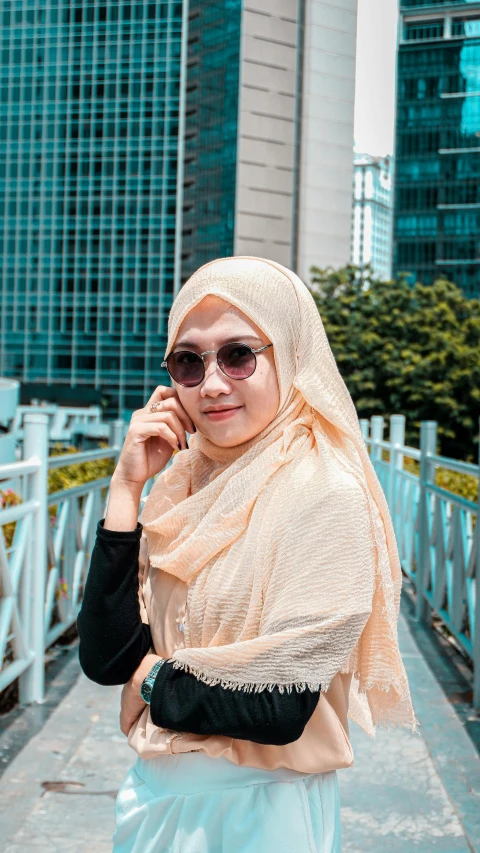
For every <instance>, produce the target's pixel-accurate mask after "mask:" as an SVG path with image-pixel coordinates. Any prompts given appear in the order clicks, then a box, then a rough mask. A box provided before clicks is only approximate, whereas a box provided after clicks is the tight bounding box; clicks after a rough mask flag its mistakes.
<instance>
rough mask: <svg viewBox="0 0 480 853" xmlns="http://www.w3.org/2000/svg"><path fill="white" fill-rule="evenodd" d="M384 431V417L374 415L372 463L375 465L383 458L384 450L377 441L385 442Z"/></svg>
mask: <svg viewBox="0 0 480 853" xmlns="http://www.w3.org/2000/svg"><path fill="white" fill-rule="evenodd" d="M383 430H384V420H383V415H373V417H372V428H371V433H370V434H371V439H372V444H371V448H372V450H371V454H370V455H371V458H372V462H373V463H375V462H376V461H377V460H380V459H381V458H382V448H381V447H380V446H379V445H378V444H376V442H377V441H383Z"/></svg>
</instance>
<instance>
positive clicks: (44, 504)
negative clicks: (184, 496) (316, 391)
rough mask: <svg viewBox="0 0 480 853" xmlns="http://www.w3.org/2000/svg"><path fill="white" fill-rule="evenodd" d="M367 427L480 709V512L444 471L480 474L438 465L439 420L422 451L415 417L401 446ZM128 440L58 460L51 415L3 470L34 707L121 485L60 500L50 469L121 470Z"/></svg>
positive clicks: (406, 540) (396, 432)
mask: <svg viewBox="0 0 480 853" xmlns="http://www.w3.org/2000/svg"><path fill="white" fill-rule="evenodd" d="M360 425H361V429H362V434H363V436H364V439H365V441H366V443H367V446H368V447H369V449H370V454H371V458H372V461H373V464H374V466H375V469H376V471H377V474H378V477H379V479H380V482H381V484H382V487H383V489H384V491H385V494H386V497H387V500H388V504H389V507H390V511H391V514H392V519H393V523H394V527H395V532H396V537H397V542H398V548H399V553H400V559H401V563H402V568H403V570H404V572H405V573H406V574H407V575H408V577H409V578H410V579H411V581H412V583H413V585H414V586H415V589H416V592H417V602H416V608H417V618H418V619H419V620H420V621H422V622H424V623H428V622H429V620H430V617H431V614H432V612H436V613H438V614H439V615H440V616H441V618H442V619H443V621H444V622H445V624H446V625H447V627H448V629H449V630H450V631H451V633H452V634H453V635H454V636H455V638H456V639H457V641H458V643H459V644H460V645H461V647H462V648H463V650H464V651H465V653H466V654H467V655H468V656H469V657H470V658H471V660H472V661H473V666H474V703H475V706H476V707H477V708H480V594H479V595H477V594H476V592H477V578H478V577H479V576H480V546H479V539H480V524H475V522H476V519H477V518H479V517H480V514H479V510H478V501H477V502H473V501H469V500H466V499H465V498H462V497H460V496H458V495H456V494H453V493H452V492H450V491H447V490H446V489H443V488H441V487H440V486H439V485H437V484H436V482H435V472H436V470H437V469H438V468H443V469H447V470H450V471H455V472H457V473H463V474H470V475H472V476H474V477H477V478H478V476H479V466H478V465H473V464H471V463H467V462H462V461H459V460H455V459H448V458H446V457H443V456H439V455H437V454H436V432H437V425H436V423H435V422H434V421H425V422H423V423H422V424H421V432H420V448H419V449H417V448H413V447H407V446H406V445H405V417H404V416H403V415H394V416H393V417H391V418H390V435H389V441H386V440H385V439H384V436H383V433H384V419H383V418H382V417H373V418H372V419H371V422H369V421H367V420H362V421H361V422H360ZM124 430H125V425H124V423H123V421H115V422H114V423H113V424H112V425H111V446H109V447H108V448H103V449H100V450H93V451H87V452H85V453H77V454H75V455H73V454H65V455H62V456H55V457H50V458H49V457H48V415H47V414H46V413H42V412H38V411H37V412H28V413H26V415H25V423H24V446H23V456H24V461H23V462H15V463H11V464H8V465H3V466H0V488H1V486H2V482H4V483H5V482H10V483H11V482H12V481H14V482H15V483H16V484H18V489H17V490H18V491H19V493H20V495H21V498H22V503H20V504H19V505H18V506H11V507H4V508H0V528H2V532H3V529H4V528H5V525H7V524H10V523H12V522H15V533H14V537H13V541H12V543H11V545H10V547H8V548H7V547H6V545H5V540H4V536H3V535H0V690H2V689H4V688H5V687H6V686H7V685H8V684H10V683H11V682H12V681H13V680H14V679H16V678H17V677H19V679H20V699H21V701H22V702H32V701H42V700H43V696H44V651H45V648H47V647H48V646H49V645H51V644H52V643H53V642H54V641H55V640H56V639H57V638H58V637H59V636H60V635H61V634H63V633H64V632H65V631H66V630H68V628H70V627H71V626H72V625H73V624H74V623H75V621H76V618H77V614H78V610H79V608H80V604H81V596H82V590H83V583H84V581H85V577H86V572H87V570H88V562H89V558H90V553H91V550H92V546H93V541H94V537H95V526H96V522H97V520H98V519H99V518H100V517H101V516H102V514H104V510H105V504H106V500H107V493H108V486H109V482H110V477H102V478H100V479H97V480H94V481H91V482H88V483H84V484H82V485H79V486H75V487H73V488H69V489H66V490H63V491H59V492H56V493H54V494H50V495H48V482H47V479H48V470H49V469H54V468H61V467H63V466H66V465H74V464H79V463H82V462H87V461H94V460H99V459H109V458H110V459H116V458H117V457H118V454H119V453H120V449H121V446H122V444H123V439H124ZM384 451H388V454H389V458H388V459H385V458H384ZM406 458H410V459H414V460H416V461H417V462H419V474H418V475H417V474H415V473H412V472H410V471H408V470H405V459H406ZM150 486H151V482H149V483H147V484H146V487H145V489H144V494H148V491H149V488H150ZM52 507H56V511H55V513H54V516H53V518H52V520H51V511H52Z"/></svg>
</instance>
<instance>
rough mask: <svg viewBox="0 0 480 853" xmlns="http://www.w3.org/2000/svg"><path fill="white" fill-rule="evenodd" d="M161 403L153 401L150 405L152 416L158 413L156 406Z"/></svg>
mask: <svg viewBox="0 0 480 853" xmlns="http://www.w3.org/2000/svg"><path fill="white" fill-rule="evenodd" d="M161 402H162V401H161V400H155V402H153V403H152V404H151V406H150V411H151V412H152V414H154V413H155V412H158V406H159V404H160V403H161Z"/></svg>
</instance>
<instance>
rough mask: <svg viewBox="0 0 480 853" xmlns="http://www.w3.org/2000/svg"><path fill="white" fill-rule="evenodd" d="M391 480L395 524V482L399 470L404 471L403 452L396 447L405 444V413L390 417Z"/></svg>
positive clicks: (390, 488)
mask: <svg viewBox="0 0 480 853" xmlns="http://www.w3.org/2000/svg"><path fill="white" fill-rule="evenodd" d="M389 440H390V480H389V483H388V506H389V508H390V514H391V516H392V519H393V521H394V524H395V519H394V513H395V506H394V504H395V483H396V474H397V471H403V453H402V452H401V451H399V450H396V449H395V445H396V444H401V445H402V446H403V445H404V444H405V415H392V416H391V418H390V437H389Z"/></svg>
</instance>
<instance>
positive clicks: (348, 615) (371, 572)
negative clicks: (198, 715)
mask: <svg viewBox="0 0 480 853" xmlns="http://www.w3.org/2000/svg"><path fill="white" fill-rule="evenodd" d="M207 294H215V295H216V296H219V297H221V298H222V299H224V300H226V301H227V302H229V303H231V304H232V305H235V306H236V307H237V308H239V309H240V310H241V311H243V312H244V314H246V315H247V316H248V317H250V318H251V319H252V320H253V321H254V322H255V323H256V324H257V325H258V326H259V327H260V328H261V329H263V331H264V332H265V334H266V335H267V336H268V337H269V339H270V340H271V341H272V343H273V345H274V347H273V349H274V354H275V364H276V370H277V375H278V382H279V387H280V398H281V399H280V405H279V409H278V412H277V415H276V417H275V419H274V420H273V421H272V422H271V423H270V424H269V425H268V427H266V429H264V430H263V431H262V432H261V433H260V434H259V435H257V436H256V437H255V438H254V439H252V440H250V441H249V442H247V443H245V444H243V445H241V446H237V447H233V448H220V447H218V446H217V445H214V444H212V443H211V442H210V441H209V440H208V439H207V438H206V437H205V436H204V435H202V434H201V433H200V432H197V433H195V434H194V435H193V436H192V437H191V439H190V441H189V444H190V449H189V450H187V451H184V452H181V453H178V454H177V455H176V456H175V458H174V460H173V463H172V465H171V466H170V467H169V468H167V469H166V470H165V471H164V472H163V473H162V474H161V475H160V476H159V478H158V480H157V482H156V483H155V486H154V487H153V489H152V491H151V493H150V496H149V497H148V499H147V502H146V504H145V508H144V511H143V513H142V517H141V521H142V523H143V525H144V530H145V533H146V537H147V541H148V553H149V558H150V563H151V565H152V566H153V567H157V568H158V569H162V570H163V571H166V572H169V573H171V574H172V575H175V576H176V577H178V578H180V579H181V580H182V581H184V582H185V583H187V584H188V595H187V609H186V619H185V635H184V636H185V648H181V649H178V650H177V651H176V652H175V653H174V655H173V657H172V658H171V662H172V663H173V664H174V666H175V667H179V668H182V669H185V670H188V671H189V672H191V673H193V674H194V675H195V676H197V678H199V679H201V680H202V681H204V682H206V683H207V684H222V685H223V686H224V687H227V688H231V689H233V690H235V689H238V690H244V691H252V690H255V691H260V690H264V689H269V690H271V689H273V687H275V686H278V687H279V689H280V690H281V691H282V690H283V689H286V690H288V691H290V690H291V689H292V688H295V689H297V690H300V691H301V690H304V689H305V688H307V687H308V688H310V689H312V690H316V689H318V688H321V690H322V691H326V690H328V687H329V685H330V682H331V680H332V678H333V677H334V676H335V675H336V673H338V672H345V673H347V672H351V673H352V674H353V678H352V687H351V693H350V710H349V716H350V717H351V718H352V719H355V720H356V721H357V722H359V723H360V725H362V727H363V728H364V729H365V730H366V731H367V732H369V733H370V734H373V733H374V731H375V727H376V726H377V725H378V724H384V725H386V724H388V723H393V724H395V725H396V724H400V725H411V726H412V728H413V730H415V725H416V722H417V721H416V720H415V716H414V713H413V709H412V704H411V700H410V694H409V688H408V681H407V677H406V673H405V669H404V666H403V663H402V660H401V657H400V653H399V648H398V638H397V620H398V612H399V603H400V590H401V582H402V580H401V579H402V575H401V569H400V563H399V558H398V553H397V548H396V544H395V537H394V532H393V527H392V522H391V519H390V515H389V511H388V507H387V503H386V500H385V497H384V494H383V491H382V489H381V487H380V484H379V481H378V479H377V476H376V474H375V472H374V469H373V466H372V464H371V462H370V459H369V456H368V453H367V450H366V448H365V443H364V441H363V439H362V436H361V433H360V428H359V423H358V418H357V415H356V411H355V408H354V405H353V402H352V400H351V397H350V395H349V393H348V390H347V388H346V386H345V384H344V382H343V380H342V378H341V376H340V373H339V371H338V368H337V366H336V363H335V360H334V358H333V355H332V351H331V349H330V346H329V344H328V341H327V337H326V334H325V330H324V328H323V324H322V321H321V319H320V316H319V313H318V310H317V308H316V306H315V303H314V300H313V298H312V296H311V294H310V293H309V291H308V289H307V288H306V287H305V285H304V284H303V282H302V281H301V280H300V279H299V278H298V276H296V275H295V274H294V273H293V272H291V271H290V270H288V269H286V268H285V267H283V266H281V265H280V264H277V263H274V262H273V261H268V260H265V259H263V258H254V257H234V258H221V259H219V260H216V261H212V262H211V263H208V264H206V265H205V266H203V267H201V268H200V269H199V270H197V272H196V273H194V275H192V276H191V278H190V279H189V280H188V281H187V282H186V284H185V285H184V286H183V287H182V289H181V290H180V292H179V294H178V296H177V297H176V299H175V301H174V303H173V306H172V309H171V313H170V317H169V324H168V345H167V353H168V352H170V350H171V349H172V347H173V345H174V342H175V338H176V335H177V333H178V329H179V326H180V324H181V322H182V321H183V319H184V317H185V316H186V315H187V313H188V312H189V311H190V310H191V309H192V308H193V307H194V306H195V305H197V304H198V303H199V302H200V301H201V300H202V299H203V298H204V297H205V296H206V295H207ZM245 381H248V380H245Z"/></svg>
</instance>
